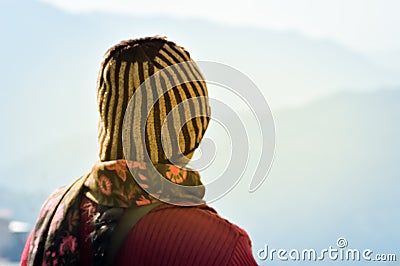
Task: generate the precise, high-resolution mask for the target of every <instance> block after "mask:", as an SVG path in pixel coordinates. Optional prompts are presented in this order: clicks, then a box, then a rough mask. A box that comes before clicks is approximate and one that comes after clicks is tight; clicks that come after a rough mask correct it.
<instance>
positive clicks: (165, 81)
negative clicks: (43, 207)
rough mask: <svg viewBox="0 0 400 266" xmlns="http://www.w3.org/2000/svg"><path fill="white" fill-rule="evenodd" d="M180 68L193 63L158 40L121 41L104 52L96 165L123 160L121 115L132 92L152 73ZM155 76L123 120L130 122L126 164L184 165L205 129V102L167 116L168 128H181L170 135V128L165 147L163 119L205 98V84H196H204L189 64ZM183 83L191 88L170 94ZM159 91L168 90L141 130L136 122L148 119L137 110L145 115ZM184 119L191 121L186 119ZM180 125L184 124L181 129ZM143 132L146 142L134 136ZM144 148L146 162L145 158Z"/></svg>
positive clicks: (182, 51)
mask: <svg viewBox="0 0 400 266" xmlns="http://www.w3.org/2000/svg"><path fill="white" fill-rule="evenodd" d="M181 62H193V61H192V59H191V58H190V55H189V53H188V52H187V51H186V50H185V49H184V48H182V47H180V46H178V45H176V44H175V43H173V42H170V41H168V40H166V39H165V38H161V37H148V38H142V39H135V40H127V41H122V42H121V43H119V44H117V45H116V46H114V47H112V48H110V49H109V50H108V52H107V53H106V55H105V57H104V59H103V62H102V65H101V69H100V72H99V77H98V81H97V102H98V106H99V112H100V121H99V130H98V141H99V146H100V152H99V156H100V160H101V161H109V160H117V159H125V157H126V156H124V151H123V143H122V131H123V127H122V125H123V120H124V115H125V111H126V109H127V106H128V103H129V101H130V99H131V97H132V95H133V94H134V92H135V91H136V90H137V89H138V88H139V87H140V85H141V84H142V83H143V82H144V81H145V80H146V79H147V78H148V77H150V76H152V75H153V74H154V73H156V72H157V71H159V70H161V69H165V68H167V67H168V66H171V65H175V64H178V63H181ZM168 69H169V68H168ZM160 74H162V75H159V77H158V78H157V79H156V80H155V82H153V83H152V87H153V88H146V91H145V92H144V93H142V94H141V96H142V98H141V99H139V102H137V101H135V103H138V104H137V105H141V106H136V108H134V112H133V113H132V114H129V115H128V119H130V120H132V121H131V125H132V130H131V132H130V133H129V134H131V135H130V136H129V140H130V142H129V151H128V152H129V156H128V157H129V158H126V159H129V160H135V161H145V159H146V158H149V159H150V160H151V161H152V162H153V163H168V162H171V161H173V162H176V161H177V160H178V161H179V160H181V159H182V158H184V161H185V162H187V159H188V158H190V157H191V155H192V154H193V152H194V150H195V149H196V148H197V147H198V145H199V143H200V141H201V139H202V138H203V135H204V133H205V131H206V129H207V126H208V122H209V112H210V111H209V106H208V101H207V100H204V98H203V99H202V100H197V101H196V100H194V101H190V104H189V107H190V108H184V109H180V111H179V112H173V113H171V114H172V117H171V119H170V117H168V124H169V123H174V121H175V123H181V124H182V125H184V126H183V127H182V129H181V130H180V131H179V130H178V131H179V132H175V131H176V130H174V127H173V126H172V127H170V126H168V127H167V128H168V137H167V138H166V140H167V141H166V142H165V139H164V140H163V141H164V142H163V143H162V141H161V129H162V126H163V122H164V120H165V118H166V117H167V115H168V114H169V113H170V112H171V110H173V109H174V107H176V106H177V105H178V104H180V103H182V102H184V101H186V100H188V99H191V98H192V99H194V98H195V97H199V96H200V97H201V96H207V88H206V84H205V82H204V81H196V80H203V78H202V76H201V73H200V71H199V69H198V68H197V66H196V65H195V64H194V63H193V64H190V66H187V65H185V66H182V67H178V68H175V70H174V71H173V73H166V74H163V73H162V72H161V73H160ZM183 78H186V79H187V78H189V79H190V82H185V83H183V84H181V85H177V86H175V87H172V88H171V84H177V81H179V80H183ZM193 80H194V81H193ZM178 83H179V82H178ZM162 86H164V88H165V87H167V89H169V90H168V91H167V92H166V93H165V94H163V95H162V96H161V97H160V98H159V99H158V101H157V102H156V103H155V104H154V107H153V108H152V110H151V111H150V114H149V116H148V117H147V123H146V125H145V123H142V122H141V121H146V120H143V119H146V117H145V116H146V115H147V114H146V111H142V110H144V109H146V108H144V107H145V106H146V104H148V103H149V102H151V101H152V100H153V99H154V97H157V98H158V97H159V96H158V95H154V93H155V91H156V92H157V89H159V88H161V87H162ZM170 88H171V89H170ZM158 91H159V90H158ZM197 99H198V98H197ZM127 114H128V112H127ZM171 114H170V115H171ZM204 114H206V115H204ZM188 117H189V118H192V119H187V118H188ZM182 121H188V122H187V123H184V122H183V123H182ZM144 126H145V136H144V137H143V136H142V137H141V134H140V133H139V131H140V129H143V127H144ZM124 134H125V133H124ZM124 138H125V135H124ZM146 148H147V154H148V155H149V157H146V156H145V153H146ZM163 148H164V149H163ZM125 152H126V151H125ZM182 155H183V156H182ZM185 157H187V158H185ZM171 159H172V160H171ZM183 164H184V163H183Z"/></svg>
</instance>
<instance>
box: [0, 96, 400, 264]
mask: <svg viewBox="0 0 400 266" xmlns="http://www.w3.org/2000/svg"><path fill="white" fill-rule="evenodd" d="M399 101H400V92H399V90H381V91H375V92H370V93H359V92H357V93H349V92H342V93H338V94H335V95H332V96H330V97H326V98H323V99H320V100H318V101H314V102H312V103H310V104H307V105H304V106H302V107H297V108H293V109H290V110H286V111H281V112H276V113H275V114H274V117H275V123H276V136H277V143H276V154H275V161H274V163H273V166H272V168H271V172H270V174H269V176H268V177H267V180H266V181H265V183H264V184H263V185H262V186H261V187H260V188H259V189H258V190H257V191H256V192H254V193H248V192H247V189H248V185H249V182H250V181H249V180H250V175H249V174H248V172H246V174H245V175H244V177H243V179H242V180H241V181H240V183H239V185H238V186H236V187H235V188H234V189H233V190H232V191H231V192H229V193H228V194H227V195H225V196H224V197H222V198H221V199H220V200H218V201H216V202H214V203H212V206H214V207H215V208H216V209H217V210H218V211H219V212H220V213H221V214H222V215H223V216H225V217H227V218H229V219H230V220H232V221H234V222H236V223H238V224H239V225H240V226H242V227H244V228H246V230H248V232H249V234H250V236H251V238H252V239H253V248H254V251H257V250H258V249H260V248H262V247H264V244H268V245H270V247H271V248H273V247H274V248H286V249H290V248H299V249H300V248H315V249H317V248H321V249H323V248H328V247H329V246H335V245H336V244H335V243H336V242H335V241H336V239H337V238H339V237H345V238H346V239H347V240H348V242H349V247H350V248H369V249H372V250H374V251H375V252H378V251H379V252H382V253H383V252H388V253H390V252H395V251H396V250H397V249H396V248H397V246H398V239H399V238H400V231H399V229H398V226H397V225H398V224H399V222H400V213H399V212H398V202H399V193H398V192H399V188H400V181H399V179H398V176H399V173H400V168H399V166H398V158H399V156H400V137H399V136H400V126H399V124H398V121H400V106H399V104H398V102H399ZM261 121H262V120H261ZM249 130H256V129H255V128H249ZM82 139H83V140H82V141H81V142H78V141H77V139H74V140H73V141H71V142H59V143H54V145H53V146H51V147H43V151H42V153H40V154H46V155H47V157H46V158H47V159H46V163H45V164H44V163H41V160H42V158H43V157H38V158H30V160H24V161H22V162H21V163H20V164H16V165H14V166H10V167H9V169H8V170H7V173H4V172H3V173H1V174H2V176H4V175H6V174H7V176H9V178H8V179H7V180H6V181H5V180H2V186H3V189H2V190H4V191H8V192H7V193H2V194H0V195H1V201H0V202H1V205H0V208H4V207H7V208H9V209H12V210H13V212H14V216H15V217H16V218H17V219H19V220H21V219H22V220H24V221H28V222H30V223H31V224H32V223H33V222H34V220H35V219H36V216H37V212H38V210H39V207H40V205H41V204H42V202H43V200H44V198H45V197H46V196H47V195H48V193H50V191H52V190H53V189H54V187H55V185H61V184H67V183H70V182H72V181H73V179H74V178H76V177H78V176H79V175H81V174H84V173H85V172H86V171H88V170H89V169H90V164H91V159H89V157H91V156H92V155H89V153H88V150H91V151H93V152H94V151H95V145H92V146H91V145H85V142H87V141H86V138H85V137H82ZM215 141H216V142H218V140H217V139H216V140H215ZM72 143H75V144H74V145H72ZM86 146H87V147H88V148H87V149H86ZM79 147H80V148H79ZM77 150H79V151H78V152H77ZM85 150H86V151H85ZM243 150H244V151H245V150H246V147H243ZM60 151H63V156H64V157H62V160H60V157H59V154H60ZM81 151H82V152H81ZM217 156H220V157H227V158H229V154H224V153H223V151H222V154H220V153H219V152H218V153H217ZM21 165H24V166H25V167H20V166H21ZM250 170H251V169H250ZM205 178H208V177H207V176H205ZM16 180H17V182H18V185H17V184H16V183H15V181H16ZM19 184H26V185H24V186H23V185H19ZM244 210H246V212H245V213H244ZM299 264H300V265H303V264H301V263H300V262H299ZM326 264H329V263H328V262H326ZM271 265H274V264H271ZM275 265H277V264H275ZM304 265H307V264H304ZM388 265H392V264H388Z"/></svg>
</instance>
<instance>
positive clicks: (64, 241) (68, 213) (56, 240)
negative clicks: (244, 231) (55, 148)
mask: <svg viewBox="0 0 400 266" xmlns="http://www.w3.org/2000/svg"><path fill="white" fill-rule="evenodd" d="M129 170H131V171H129ZM155 171H158V173H159V174H161V175H162V176H163V177H165V178H167V179H168V180H169V181H171V182H173V183H176V184H180V185H184V186H202V183H201V181H200V176H199V174H198V172H196V171H193V170H189V169H183V168H179V167H177V166H175V165H171V164H158V165H155V169H154V168H153V167H148V164H145V163H142V162H134V161H126V160H116V161H107V162H98V163H96V164H95V165H94V167H93V169H92V171H91V172H90V173H88V174H86V175H85V176H82V177H81V178H79V179H78V180H76V181H75V182H74V183H73V184H72V185H70V186H69V187H62V188H60V189H58V190H56V191H55V192H54V193H53V194H52V195H51V196H50V197H49V198H48V199H47V201H46V202H45V203H44V205H43V207H42V209H41V212H40V215H39V219H38V221H37V223H36V226H35V228H34V231H33V236H32V240H31V243H30V246H29V255H28V265H79V247H78V242H79V241H78V238H79V223H80V208H79V206H80V203H81V200H82V197H83V196H86V197H88V198H89V199H91V200H92V201H94V202H96V203H97V204H101V205H104V206H109V207H121V208H129V207H132V206H142V205H147V204H151V203H154V202H158V200H157V199H156V198H154V197H153V196H151V195H149V194H148V193H147V192H145V191H144V190H143V189H142V187H143V188H148V189H150V191H151V192H152V194H153V191H154V193H155V194H157V195H159V196H162V198H163V199H168V198H169V197H174V198H178V199H180V201H181V202H182V203H187V202H190V203H195V204H200V203H203V200H202V198H203V196H204V187H203V186H202V189H200V190H198V192H197V194H192V195H187V194H185V195H184V194H182V192H180V190H178V189H174V188H172V189H171V188H170V187H169V186H164V185H163V184H164V183H163V182H161V180H160V178H159V177H158V174H157V173H156V172H155ZM131 172H132V173H131ZM132 174H133V175H135V177H137V178H136V180H139V181H140V182H139V184H138V183H137V182H136V180H135V179H134V178H133V176H132ZM153 195H154V194H153Z"/></svg>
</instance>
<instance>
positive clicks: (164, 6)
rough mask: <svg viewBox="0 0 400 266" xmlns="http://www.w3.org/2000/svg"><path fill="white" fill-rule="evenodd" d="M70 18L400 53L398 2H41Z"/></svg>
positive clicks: (289, 0)
mask: <svg viewBox="0 0 400 266" xmlns="http://www.w3.org/2000/svg"><path fill="white" fill-rule="evenodd" d="M41 1H42V2H45V3H48V4H51V5H54V6H56V7H58V8H61V9H63V10H65V11H67V12H71V13H93V12H103V13H116V14H129V15H134V16H149V15H150V16H155V15H162V16H167V17H171V18H186V19H187V18H199V19H204V20H210V21H214V22H219V23H223V24H231V25H235V26H238V25H240V26H243V25H246V26H253V27H261V28H267V29H277V30H283V29H284V30H294V31H297V32H300V33H302V34H305V35H308V36H312V37H316V38H327V39H330V40H334V41H336V42H338V43H340V44H343V45H345V46H348V47H351V48H352V49H354V50H357V51H387V50H390V51H399V50H400V38H395V36H399V35H400V27H398V26H397V25H400V16H398V10H400V2H399V1H396V0H323V1H321V0H301V1H299V0H283V1H282V0H248V1H229V0H221V1H213V0H205V1H201V2H200V1H199V2H193V1H183V0H180V1H179V0H172V1H162V0H156V1H151V4H147V3H145V2H141V3H145V4H138V2H136V1H128V0H116V1H105V0H100V1H99V0H69V1H63V0H41Z"/></svg>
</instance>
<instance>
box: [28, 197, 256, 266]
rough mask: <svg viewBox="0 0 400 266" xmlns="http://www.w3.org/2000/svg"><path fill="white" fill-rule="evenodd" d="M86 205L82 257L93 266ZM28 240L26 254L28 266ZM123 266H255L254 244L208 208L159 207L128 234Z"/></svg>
mask: <svg viewBox="0 0 400 266" xmlns="http://www.w3.org/2000/svg"><path fill="white" fill-rule="evenodd" d="M88 201H89V200H88V199H84V200H83V201H82V204H81V207H82V211H81V223H80V253H81V255H80V257H81V262H82V265H91V264H92V259H93V250H92V246H91V242H90V238H89V234H90V232H92V230H93V227H92V226H91V225H90V222H89V221H90V217H89V216H88V213H87V212H85V211H84V210H83V209H84V208H83V206H84V205H85V204H87V203H88ZM29 242H30V239H28V241H27V245H26V247H25V250H24V252H23V254H22V258H21V265H22V266H25V265H27V264H26V260H27V250H28V248H29V244H28V243H29ZM114 265H116V266H119V265H121V266H122V265H124V266H126V265H257V263H256V261H255V260H254V258H253V256H252V251H251V241H250V238H249V236H248V235H247V233H246V232H245V231H244V230H243V229H241V228H239V227H238V226H236V225H234V224H232V223H230V222H229V221H227V220H225V219H223V218H221V217H220V216H219V215H218V214H217V213H216V211H215V210H214V209H212V208H211V207H209V206H207V205H201V206H196V207H179V206H174V205H161V206H158V207H156V208H155V209H153V210H152V211H151V212H150V213H148V214H147V215H145V216H144V217H143V218H142V219H141V220H140V221H139V222H138V223H137V224H136V225H135V227H134V228H133V229H132V230H131V232H130V233H129V234H128V236H127V239H126V240H125V241H124V243H123V245H122V246H121V248H120V250H119V251H118V253H117V256H116V259H115V264H114Z"/></svg>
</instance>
